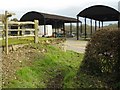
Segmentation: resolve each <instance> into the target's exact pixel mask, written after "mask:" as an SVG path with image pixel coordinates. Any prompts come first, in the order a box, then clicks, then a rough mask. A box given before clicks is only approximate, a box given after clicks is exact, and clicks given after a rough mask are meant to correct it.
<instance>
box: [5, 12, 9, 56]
mask: <svg viewBox="0 0 120 90" xmlns="http://www.w3.org/2000/svg"><path fill="white" fill-rule="evenodd" d="M7 14H8V12H7V11H5V30H6V31H5V36H6V37H5V47H6V54H8V17H7Z"/></svg>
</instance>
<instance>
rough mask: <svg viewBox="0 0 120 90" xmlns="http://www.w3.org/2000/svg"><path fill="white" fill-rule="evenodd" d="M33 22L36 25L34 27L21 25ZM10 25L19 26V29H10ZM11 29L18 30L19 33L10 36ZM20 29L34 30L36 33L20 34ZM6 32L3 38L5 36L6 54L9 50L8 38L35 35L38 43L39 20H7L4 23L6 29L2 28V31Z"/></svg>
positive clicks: (35, 40) (23, 30)
mask: <svg viewBox="0 0 120 90" xmlns="http://www.w3.org/2000/svg"><path fill="white" fill-rule="evenodd" d="M29 24H32V25H34V28H23V29H21V28H20V26H22V25H29ZM9 25H11V26H12V25H13V26H18V28H17V29H8V26H9ZM11 31H17V35H16V36H10V35H9V34H8V32H11ZM20 31H22V32H25V31H30V32H31V31H33V32H34V35H26V34H25V33H22V35H20ZM1 32H4V34H5V36H4V37H3V38H5V47H6V54H8V52H9V50H8V38H20V37H28V36H29V37H30V36H31V37H34V42H35V43H38V20H34V22H15V21H9V22H8V21H7V20H6V22H5V24H4V30H0V33H1Z"/></svg>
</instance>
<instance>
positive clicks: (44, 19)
mask: <svg viewBox="0 0 120 90" xmlns="http://www.w3.org/2000/svg"><path fill="white" fill-rule="evenodd" d="M35 19H36V20H39V24H40V25H43V24H46V25H47V24H50V25H55V23H57V25H58V24H60V25H61V24H62V23H74V22H77V19H75V18H70V17H64V16H59V15H53V14H47V13H41V12H36V11H31V12H28V13H26V14H24V15H23V16H22V17H21V19H20V21H34V20H35Z"/></svg>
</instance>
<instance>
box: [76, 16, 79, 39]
mask: <svg viewBox="0 0 120 90" xmlns="http://www.w3.org/2000/svg"><path fill="white" fill-rule="evenodd" d="M76 34H77V40H79V16H77V32H76Z"/></svg>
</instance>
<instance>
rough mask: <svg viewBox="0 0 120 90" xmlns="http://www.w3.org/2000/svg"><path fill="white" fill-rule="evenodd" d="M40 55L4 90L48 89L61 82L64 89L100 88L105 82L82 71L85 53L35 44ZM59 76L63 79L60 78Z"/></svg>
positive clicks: (23, 68)
mask: <svg viewBox="0 0 120 90" xmlns="http://www.w3.org/2000/svg"><path fill="white" fill-rule="evenodd" d="M30 47H33V48H35V49H36V50H42V49H45V52H44V53H37V54H36V55H35V58H34V61H33V62H32V65H31V66H28V65H27V64H26V65H25V62H24V66H25V67H22V68H21V69H19V70H17V71H16V79H14V80H10V81H9V83H8V84H7V85H5V86H4V87H5V88H49V87H50V86H52V85H53V84H54V83H52V82H55V83H57V82H56V81H59V82H60V83H58V84H61V85H62V88H64V89H65V88H101V87H103V86H105V84H104V83H103V82H102V79H101V78H99V77H93V76H91V75H87V74H85V73H83V72H81V71H80V72H79V74H78V71H79V67H80V65H81V62H82V60H83V57H84V54H80V53H75V52H73V51H66V52H64V51H62V50H60V49H59V48H56V47H54V46H51V45H39V44H32V45H31V46H30ZM58 76H60V78H57V77H58Z"/></svg>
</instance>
